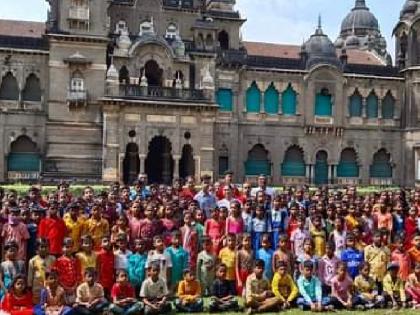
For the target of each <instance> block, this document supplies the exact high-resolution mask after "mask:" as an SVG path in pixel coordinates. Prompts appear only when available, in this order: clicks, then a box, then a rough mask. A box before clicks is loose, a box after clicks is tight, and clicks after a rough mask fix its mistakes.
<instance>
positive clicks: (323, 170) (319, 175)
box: [314, 149, 329, 185]
mask: <svg viewBox="0 0 420 315" xmlns="http://www.w3.org/2000/svg"><path fill="white" fill-rule="evenodd" d="M328 157H329V155H328V152H327V151H326V150H324V149H322V150H319V151H317V152H316V155H315V166H314V183H315V185H326V184H328V177H329V174H328V169H329V165H328Z"/></svg>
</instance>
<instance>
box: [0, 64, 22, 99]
mask: <svg viewBox="0 0 420 315" xmlns="http://www.w3.org/2000/svg"><path fill="white" fill-rule="evenodd" d="M0 100H8V101H17V100H19V84H18V81H17V80H16V77H15V76H14V75H13V73H12V72H11V71H9V72H7V73H6V74H5V75H4V76H3V78H2V81H1V84H0Z"/></svg>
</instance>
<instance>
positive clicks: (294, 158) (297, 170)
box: [281, 145, 306, 177]
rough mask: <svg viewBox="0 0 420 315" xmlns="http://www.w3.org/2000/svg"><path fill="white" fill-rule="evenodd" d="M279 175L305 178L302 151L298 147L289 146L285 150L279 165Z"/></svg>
mask: <svg viewBox="0 0 420 315" xmlns="http://www.w3.org/2000/svg"><path fill="white" fill-rule="evenodd" d="M281 174H282V175H283V176H293V177H296V176H305V174H306V170H305V160H304V158H303V150H302V149H301V148H299V147H298V146H295V145H294V146H291V147H290V148H288V149H287V151H286V154H285V156H284V160H283V164H282V165H281Z"/></svg>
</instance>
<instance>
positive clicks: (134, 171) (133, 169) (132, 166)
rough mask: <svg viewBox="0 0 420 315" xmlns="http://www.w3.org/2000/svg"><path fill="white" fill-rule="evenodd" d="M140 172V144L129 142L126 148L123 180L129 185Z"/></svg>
mask: <svg viewBox="0 0 420 315" xmlns="http://www.w3.org/2000/svg"><path fill="white" fill-rule="evenodd" d="M139 173H140V158H139V146H138V145H137V144H136V143H134V142H129V143H128V144H127V146H126V149H125V156H124V161H123V181H124V183H125V184H127V185H131V184H133V182H134V181H135V180H136V179H137V176H138V174H139Z"/></svg>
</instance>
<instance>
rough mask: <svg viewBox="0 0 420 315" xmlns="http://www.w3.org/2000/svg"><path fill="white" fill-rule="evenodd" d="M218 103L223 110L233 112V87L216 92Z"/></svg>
mask: <svg viewBox="0 0 420 315" xmlns="http://www.w3.org/2000/svg"><path fill="white" fill-rule="evenodd" d="M216 99H217V104H219V109H220V111H222V112H231V111H232V108H233V93H232V90H231V89H219V90H218V91H217V93H216Z"/></svg>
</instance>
